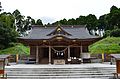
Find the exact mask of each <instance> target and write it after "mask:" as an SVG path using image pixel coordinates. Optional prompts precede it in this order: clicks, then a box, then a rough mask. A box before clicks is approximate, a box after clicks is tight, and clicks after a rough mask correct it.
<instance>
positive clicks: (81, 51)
mask: <svg viewBox="0 0 120 79" xmlns="http://www.w3.org/2000/svg"><path fill="white" fill-rule="evenodd" d="M82 53H83V50H82V44H81V46H80V55H81V62H83V57H82Z"/></svg>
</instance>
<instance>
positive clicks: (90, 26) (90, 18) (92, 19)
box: [86, 14, 98, 34]
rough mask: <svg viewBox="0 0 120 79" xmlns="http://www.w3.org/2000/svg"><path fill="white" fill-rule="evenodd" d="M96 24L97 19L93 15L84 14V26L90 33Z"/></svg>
mask: <svg viewBox="0 0 120 79" xmlns="http://www.w3.org/2000/svg"><path fill="white" fill-rule="evenodd" d="M97 26H98V20H97V18H96V16H95V15H92V14H89V15H88V16H86V27H87V29H88V31H89V33H90V34H93V33H92V30H94V31H96V30H97V28H96V27H97Z"/></svg>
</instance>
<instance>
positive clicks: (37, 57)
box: [36, 46, 39, 64]
mask: <svg viewBox="0 0 120 79" xmlns="http://www.w3.org/2000/svg"><path fill="white" fill-rule="evenodd" d="M38 50H39V48H38V46H36V64H38V63H39V54H38V53H39V51H38Z"/></svg>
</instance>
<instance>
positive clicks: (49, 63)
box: [49, 46, 51, 64]
mask: <svg viewBox="0 0 120 79" xmlns="http://www.w3.org/2000/svg"><path fill="white" fill-rule="evenodd" d="M49 64H51V46H49Z"/></svg>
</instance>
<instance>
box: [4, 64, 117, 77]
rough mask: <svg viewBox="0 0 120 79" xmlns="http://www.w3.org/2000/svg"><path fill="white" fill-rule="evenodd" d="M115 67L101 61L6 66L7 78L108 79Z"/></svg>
mask: <svg viewBox="0 0 120 79" xmlns="http://www.w3.org/2000/svg"><path fill="white" fill-rule="evenodd" d="M115 69H116V67H115V65H109V64H101V63H93V64H72V65H31V64H27V65H25V64H19V65H11V66H6V72H7V75H8V79H109V78H111V77H113V74H112V73H114V72H115Z"/></svg>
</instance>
